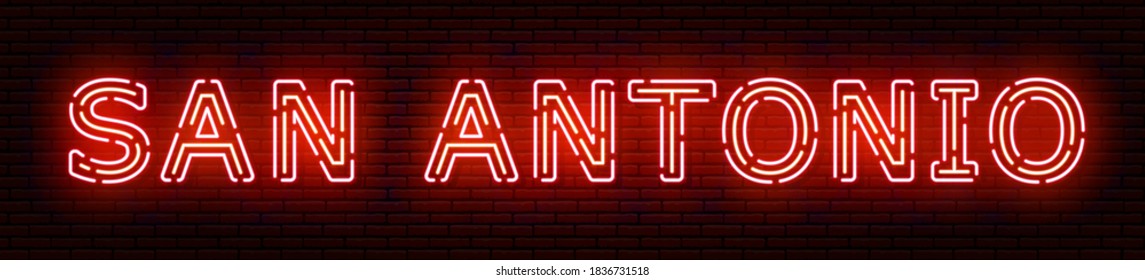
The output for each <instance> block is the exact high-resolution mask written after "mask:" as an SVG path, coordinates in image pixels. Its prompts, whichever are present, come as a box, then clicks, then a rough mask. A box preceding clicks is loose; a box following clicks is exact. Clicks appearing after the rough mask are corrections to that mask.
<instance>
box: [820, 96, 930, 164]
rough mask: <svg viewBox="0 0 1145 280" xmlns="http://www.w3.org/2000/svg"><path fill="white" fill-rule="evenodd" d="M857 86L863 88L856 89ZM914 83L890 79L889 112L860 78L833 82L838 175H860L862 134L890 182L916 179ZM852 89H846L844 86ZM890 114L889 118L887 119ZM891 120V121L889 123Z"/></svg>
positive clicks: (835, 161) (835, 160) (835, 150)
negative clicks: (860, 136)
mask: <svg viewBox="0 0 1145 280" xmlns="http://www.w3.org/2000/svg"><path fill="white" fill-rule="evenodd" d="M855 86H858V88H859V89H861V91H853V90H854V88H855ZM913 86H914V82H912V81H910V80H895V81H893V82H891V91H890V97H891V98H890V99H891V102H890V104H888V105H889V106H887V107H888V108H887V109H888V110H887V112H888V113H889V114H884V113H883V111H882V110H879V106H878V104H876V103H875V101H874V99H873V98H872V95H871V93H869V92H868V91H867V86H866V85H864V84H863V81H861V80H837V81H835V85H834V98H833V99H834V104H833V107H832V109H833V112H832V113H833V114H832V115H833V117H832V123H833V126H834V141H835V144H834V166H833V170H834V172H833V174H834V177H835V178H839V179H841V180H842V181H843V182H854V181H855V179H856V176H857V174H858V169H859V168H858V166H857V165H858V153H859V149H858V146H859V145H858V142H859V141H860V140H859V134H860V133H861V134H862V135H863V136H865V137H864V138H863V139H865V140H866V141H865V142H867V144H868V145H869V146H870V147H871V150H872V151H873V152H874V153H875V157H877V158H878V159H879V164H880V166H882V169H883V173H884V174H885V175H886V176H887V179H888V180H890V181H891V182H911V181H914V165H915V159H914V153H915V150H914V146H915V143H914V130H915V129H914V95H915V92H914V90H913V89H912V87H913ZM844 87H848V88H851V91H846V90H844V89H843V88H844ZM888 115H889V118H885V117H886V116H888ZM888 120H889V122H888Z"/></svg>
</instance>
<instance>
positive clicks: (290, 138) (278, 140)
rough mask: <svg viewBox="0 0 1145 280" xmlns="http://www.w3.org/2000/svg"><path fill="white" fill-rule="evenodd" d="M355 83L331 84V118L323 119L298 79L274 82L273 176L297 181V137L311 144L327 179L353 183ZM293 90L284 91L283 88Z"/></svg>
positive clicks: (343, 81)
mask: <svg viewBox="0 0 1145 280" xmlns="http://www.w3.org/2000/svg"><path fill="white" fill-rule="evenodd" d="M353 86H354V82H353V81H351V80H346V79H341V80H334V81H333V82H330V111H329V113H330V117H329V118H324V117H322V113H321V111H319V110H318V106H317V105H315V104H314V99H313V98H312V97H311V96H310V95H309V94H307V93H306V84H304V83H303V82H302V81H301V80H276V81H274V106H273V108H274V112H273V115H274V129H273V130H274V137H273V138H274V141H273V142H274V146H273V147H274V148H273V149H274V151H273V152H272V153H273V154H274V160H272V162H273V165H272V166H273V170H274V172H272V174H273V176H274V177H275V178H279V179H280V180H282V182H294V181H295V180H296V179H298V135H299V134H301V135H302V136H303V139H305V140H306V143H308V144H310V145H309V147H310V154H311V155H314V156H315V157H317V158H318V163H319V165H321V166H322V171H323V172H324V173H325V174H326V179H327V180H328V181H330V182H335V183H345V182H351V181H353V180H354V163H355V157H356V153H355V147H354V146H355V145H354V119H356V115H355V114H354V107H355V104H354V95H355V94H354V89H353ZM284 87H286V88H291V89H294V90H283V89H282V88H284Z"/></svg>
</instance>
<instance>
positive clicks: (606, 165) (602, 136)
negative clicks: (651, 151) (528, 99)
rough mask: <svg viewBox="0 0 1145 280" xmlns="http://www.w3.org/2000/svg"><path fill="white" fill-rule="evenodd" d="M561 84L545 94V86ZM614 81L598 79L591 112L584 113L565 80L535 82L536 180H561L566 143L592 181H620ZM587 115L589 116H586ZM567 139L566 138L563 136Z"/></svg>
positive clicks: (593, 83)
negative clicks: (560, 150)
mask: <svg viewBox="0 0 1145 280" xmlns="http://www.w3.org/2000/svg"><path fill="white" fill-rule="evenodd" d="M546 84H547V85H559V86H560V91H556V92H551V91H546V92H542V91H541V89H540V87H541V85H546ZM614 86H615V84H614V83H613V82H612V81H611V80H595V81H593V82H592V88H591V90H590V92H589V94H588V95H590V96H591V100H592V104H591V107H590V108H591V110H586V111H581V110H580V108H579V106H577V103H576V102H575V101H573V94H571V93H569V92H567V90H568V88H567V87H565V83H564V81H561V80H537V81H536V82H535V83H533V158H534V161H533V177H535V178H541V181H543V182H553V181H556V179H557V169H558V165H557V163H558V161H557V150H558V148H557V147H558V146H560V144H559V143H562V142H563V143H566V144H568V147H569V148H571V149H572V151H573V154H575V155H576V156H577V159H579V162H580V166H581V169H582V170H584V174H585V176H588V180H589V181H592V182H596V183H603V182H612V181H613V180H616V116H615V110H616V91H615V90H613V87H614ZM583 113H588V114H589V115H588V117H586V116H585V115H584V114H583ZM562 136H563V137H562Z"/></svg>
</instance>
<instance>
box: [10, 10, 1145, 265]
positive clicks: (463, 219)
mask: <svg viewBox="0 0 1145 280" xmlns="http://www.w3.org/2000/svg"><path fill="white" fill-rule="evenodd" d="M44 2H46V1H12V2H11V3H7V4H5V5H3V6H0V89H2V90H0V99H2V100H3V101H4V102H3V103H2V104H0V112H3V114H0V123H2V124H3V126H2V127H0V145H2V147H3V149H0V153H2V154H0V258H5V259H8V258H13V259H20V258H36V259H41V258H82V259H89V258H131V259H150V258H163V259H168V258H179V259H183V258H207V259H230V258H256V259H278V258H306V259H315V258H334V259H342V258H415V259H436V258H463V259H469V258H517V259H530V258H544V259H550V258H556V259H563V258H589V259H612V258H647V259H658V258H665V259H678V258H683V259H725V258H735V259H738V258H753V259H754V258H796V259H821V258H843V259H851V258H925V259H931V258H936V259H949V258H1022V259H1035V258H1039V259H1040V258H1136V259H1140V258H1145V226H1143V225H1142V222H1143V220H1142V214H1143V213H1145V177H1142V176H1141V174H1142V171H1143V170H1142V165H1143V163H1145V161H1142V160H1140V159H1139V158H1141V157H1142V155H1143V144H1145V143H1143V142H1142V137H1143V136H1145V130H1143V128H1145V118H1143V115H1142V114H1141V113H1140V111H1141V110H1142V109H1143V107H1145V106H1143V105H1142V104H1143V103H1142V98H1143V97H1145V96H1143V95H1142V89H1143V88H1145V70H1143V68H1142V65H1145V40H1143V38H1145V29H1143V22H1142V19H1143V18H1145V6H1141V5H1140V3H1135V4H1136V5H1137V6H1127V5H1123V4H1122V3H1121V2H1122V1H1109V2H1110V3H1091V2H1092V1H1076V2H1072V3H1058V2H1059V1H1049V2H1050V3H1051V4H1044V5H1043V4H1035V3H1028V2H1027V1H1001V2H1015V3H1007V4H1000V5H998V6H992V5H994V4H974V3H955V2H950V3H946V2H943V3H921V4H917V5H916V4H903V5H883V4H873V5H872V4H868V3H848V2H847V1H815V2H821V3H815V4H810V5H786V4H769V5H760V6H744V4H741V3H688V4H678V3H663V4H662V3H635V1H618V2H633V3H623V4H616V3H594V2H589V1H586V2H584V3H583V4H581V3H574V2H569V3H565V4H561V5H547V4H541V5H534V4H528V3H508V2H507V3H505V4H503V5H495V6H489V5H484V4H473V3H467V2H465V1H441V3H435V4H431V5H422V4H415V5H408V4H377V5H373V4H358V3H346V4H341V3H338V4H328V5H327V4H314V3H300V4H298V5H269V6H255V5H245V4H236V2H240V1H218V2H216V1H188V2H187V3H183V4H178V5H162V6H155V5H150V4H141V5H138V6H136V5H131V6H128V5H122V6H121V5H111V4H107V5H91V4H87V3H82V4H72V3H70V1H59V2H60V3H50V4H44ZM53 2H55V1H53ZM81 2H82V1H81ZM120 2H133V1H120ZM160 2H163V1H160ZM199 2H204V3H199ZM299 2H305V1H299ZM413 2H421V1H413ZM452 2H459V3H452ZM524 2H529V1H524ZM604 2H613V1H604ZM652 2H655V1H652ZM666 2H674V1H666ZM745 2H756V1H745ZM859 2H863V1H859ZM871 2H882V1H871ZM989 2H994V1H989ZM1017 2H1020V3H1017ZM1067 2H1068V1H1067ZM1123 2H1126V3H1130V2H1134V1H1123ZM1130 4H1134V3H1130ZM751 5H756V4H751ZM105 76H117V77H124V78H130V79H135V80H138V81H141V82H143V83H145V84H147V86H148V88H149V90H150V94H151V96H150V98H151V101H150V102H151V104H150V108H149V109H148V110H147V111H145V112H143V113H141V114H138V115H136V116H132V117H131V119H133V120H134V121H136V122H138V123H139V124H140V125H141V126H142V127H144V129H146V130H147V131H148V133H149V135H150V137H151V139H152V141H153V147H154V148H153V155H152V156H153V159H154V161H153V163H152V164H151V166H150V167H149V168H148V169H147V170H145V171H144V173H143V175H142V176H141V177H140V178H137V179H136V180H135V181H133V182H131V183H128V184H124V185H116V186H93V185H90V184H87V183H83V182H80V181H78V180H74V179H71V178H70V177H69V176H68V175H67V169H66V163H67V159H66V158H67V152H68V150H69V149H71V148H73V147H77V146H80V145H90V143H89V142H86V141H84V140H83V138H81V137H80V136H79V135H78V134H77V133H76V132H75V131H74V130H73V129H72V128H71V127H70V125H69V122H68V118H67V109H66V107H67V102H68V99H69V97H70V94H71V93H72V92H73V91H74V90H75V89H76V88H77V87H78V86H80V85H81V84H83V83H84V82H86V81H87V80H90V79H94V78H98V77H105ZM1034 76H1047V77H1052V78H1055V79H1057V80H1059V81H1062V82H1063V83H1065V84H1066V85H1068V86H1070V87H1071V89H1072V90H1073V91H1074V92H1076V93H1077V94H1078V96H1079V99H1081V100H1082V102H1083V107H1084V108H1085V110H1086V114H1087V115H1086V117H1087V121H1088V122H1089V127H1088V129H1089V135H1088V136H1089V142H1088V146H1087V147H1086V151H1085V155H1084V156H1083V158H1082V164H1081V167H1079V168H1078V169H1077V170H1074V172H1073V173H1072V174H1071V175H1070V176H1069V177H1068V178H1067V179H1066V180H1064V181H1063V182H1060V183H1056V184H1052V185H1048V186H1025V185H1021V184H1018V183H1016V182H1014V181H1013V180H1011V179H1009V178H1008V177H1006V176H1005V175H1004V174H1002V173H1001V171H999V169H998V168H997V165H996V164H995V163H994V162H993V159H992V157H991V156H990V154H989V152H988V148H989V146H988V145H987V138H986V133H987V130H986V124H987V122H988V119H987V113H988V112H989V109H990V106H991V104H992V103H993V100H994V98H995V97H997V95H998V93H999V92H1000V91H1001V90H1002V89H1003V88H1004V87H1005V86H1006V85H1009V84H1012V83H1013V82H1014V81H1016V80H1018V79H1021V78H1024V77H1034ZM759 77H783V78H787V79H789V80H792V81H794V82H796V83H798V84H799V85H800V86H801V87H802V88H803V89H805V90H806V91H807V92H808V93H809V94H810V95H811V98H812V99H813V100H814V102H815V103H816V106H817V110H818V112H819V120H820V133H819V137H820V146H819V148H820V150H819V153H818V154H816V155H815V160H814V162H812V166H811V168H810V169H809V170H808V171H807V172H806V173H805V174H804V175H803V176H802V177H801V178H800V179H798V180H796V181H794V182H792V183H788V184H783V185H776V186H767V185H759V184H755V183H751V182H750V181H747V180H745V179H742V178H740V177H739V175H738V174H736V173H735V172H734V170H733V169H732V168H731V166H729V165H728V164H727V163H726V160H725V158H724V155H723V148H722V146H721V144H720V142H719V141H720V140H719V139H720V130H719V124H720V117H721V114H722V111H723V108H724V104H725V102H726V101H727V98H728V96H730V95H731V93H732V92H733V91H734V90H735V89H736V88H738V87H740V86H742V85H744V84H745V83H746V82H747V81H749V80H751V79H754V78H759ZM201 78H206V79H210V78H217V79H220V80H221V81H222V82H223V84H224V85H225V86H226V90H227V91H228V94H229V98H230V101H231V103H232V104H231V106H232V107H233V108H234V112H235V114H236V117H237V121H238V123H239V126H240V129H241V130H242V131H243V133H244V135H245V136H244V137H247V143H246V145H247V148H248V149H249V150H250V153H251V156H252V158H251V159H252V161H253V162H254V166H255V169H256V174H257V176H258V177H257V178H256V180H255V182H254V183H251V184H232V183H230V182H229V181H228V180H227V179H226V173H225V172H223V171H222V169H220V168H217V167H216V166H212V165H213V164H202V165H201V166H196V167H195V168H193V170H192V174H193V175H192V176H193V177H191V178H189V179H188V180H187V181H186V182H185V183H183V184H165V183H162V182H161V181H160V180H159V176H158V174H159V171H158V169H159V167H160V164H161V163H157V162H158V161H161V159H162V158H163V157H165V156H166V147H168V145H169V144H170V141H171V135H172V134H173V127H174V126H175V124H176V122H177V120H178V117H179V116H178V112H179V111H180V110H181V108H182V106H183V102H184V101H185V100H186V96H187V93H188V91H189V89H190V86H191V84H192V82H193V81H194V80H195V79H201ZM276 78H302V79H305V80H306V81H307V83H308V87H309V88H311V89H312V90H324V89H325V87H326V84H327V83H328V81H329V80H330V79H334V78H350V79H353V80H354V81H355V82H356V87H355V88H356V89H357V91H358V93H359V98H358V102H359V107H358V108H359V114H360V116H359V119H358V124H359V127H358V129H359V130H358V131H359V133H358V136H359V142H358V147H359V149H360V151H361V152H360V155H359V158H358V161H359V169H358V174H359V176H358V179H357V180H356V181H355V182H354V183H352V184H348V185H331V184H328V183H325V181H324V177H323V175H322V173H321V170H320V169H318V168H317V166H316V165H313V164H309V165H304V166H303V167H302V169H301V171H302V172H303V177H302V178H301V179H300V181H299V182H298V183H294V184H281V183H278V182H276V181H274V180H271V179H270V176H269V175H270V168H271V167H270V146H271V143H270V133H271V132H270V127H271V125H270V123H271V120H270V117H269V115H268V114H267V113H268V112H269V111H270V106H269V105H270V104H271V103H270V100H271V83H272V82H273V80H274V79H276ZM467 78H481V79H484V80H485V81H487V82H489V85H490V90H491V91H492V95H493V98H494V102H495V106H496V107H497V109H498V110H499V111H500V113H501V114H502V115H501V120H502V122H503V124H504V125H505V127H506V131H507V133H508V135H509V138H510V142H511V143H510V146H511V148H512V150H513V153H514V156H515V158H516V161H517V163H518V164H519V166H518V170H519V171H520V172H521V174H522V176H524V179H523V180H521V182H518V183H516V184H497V183H494V182H492V181H491V180H490V178H489V176H488V171H487V169H486V168H485V167H484V165H482V164H478V162H464V163H462V164H460V165H459V167H458V171H457V172H455V177H454V178H453V180H451V182H449V183H446V184H433V185H431V184H428V183H426V182H425V181H424V180H423V179H422V173H423V171H424V168H425V164H426V162H427V160H428V158H429V152H430V149H431V145H432V144H433V143H432V142H431V141H432V140H433V139H434V137H435V135H436V133H437V130H436V129H435V127H436V126H437V125H438V124H439V123H440V121H441V120H442V118H443V117H444V114H445V108H446V107H447V105H448V102H449V98H450V94H451V93H452V90H453V86H454V85H455V83H456V81H457V80H459V79H467ZM538 78H564V79H566V81H568V82H570V86H571V89H572V90H574V91H586V90H587V89H588V83H589V82H590V81H591V80H592V79H595V78H608V79H614V80H616V81H617V82H618V84H624V83H626V82H627V80H628V79H633V78H705V79H707V78H710V79H716V80H717V81H718V91H719V98H718V99H717V100H716V101H715V102H713V103H710V104H696V105H692V106H690V107H689V108H688V114H689V119H688V122H689V123H688V126H689V128H688V132H687V135H688V137H689V142H688V144H687V145H688V146H687V149H688V151H689V152H688V159H687V164H688V170H687V174H688V177H687V178H686V180H685V181H684V182H682V183H677V184H662V183H660V182H659V180H658V177H657V159H658V158H657V152H658V146H657V145H658V144H657V143H658V142H657V141H658V137H657V134H656V133H657V129H658V113H657V110H656V107H655V106H651V105H647V104H632V103H629V102H627V100H626V99H625V98H624V92H623V90H622V91H620V92H618V93H619V94H620V98H618V104H619V106H620V108H619V110H618V116H619V117H620V119H619V120H618V126H620V127H622V128H623V129H622V130H621V132H620V134H619V135H618V136H617V138H618V139H619V140H620V146H619V153H620V162H621V168H620V171H619V173H620V175H619V179H618V180H617V181H616V183H613V184H589V183H588V182H587V181H586V180H585V179H584V176H582V175H581V174H580V171H579V170H578V169H579V168H577V167H576V166H574V165H568V166H567V168H565V169H562V170H561V179H560V180H559V181H558V182H556V183H551V184H545V183H540V182H537V181H534V180H531V179H528V178H529V175H531V174H532V165H531V159H532V155H531V150H532V136H531V127H532V119H531V115H530V113H529V112H530V106H531V96H532V95H531V90H532V88H531V86H532V82H533V80H535V79H538ZM841 78H861V79H864V80H865V81H866V82H867V85H868V87H869V88H870V89H871V90H873V91H880V92H885V91H887V90H888V89H889V85H890V83H889V81H890V80H891V79H896V78H903V79H913V80H914V81H915V83H916V85H918V86H917V87H916V91H917V92H918V94H919V95H918V127H919V130H918V141H919V144H918V159H919V167H918V170H917V172H918V174H919V178H920V179H919V180H917V181H916V182H915V183H911V184H890V183H888V182H887V180H886V179H884V177H883V175H882V174H881V171H880V170H879V169H878V168H877V167H876V166H874V165H873V163H874V161H873V160H872V157H869V156H868V157H867V158H863V160H864V164H863V167H862V168H861V169H860V179H859V181H858V182H855V183H849V184H842V183H838V182H837V181H836V180H833V179H831V154H830V147H831V146H830V145H831V139H830V137H831V129H832V128H831V125H830V115H829V112H830V108H831V107H830V106H831V104H830V102H831V83H832V81H833V80H834V79H841ZM935 78H974V79H978V80H979V82H980V83H981V90H982V92H981V93H980V96H981V98H980V100H979V101H978V102H976V103H974V104H972V105H971V107H970V112H971V113H970V114H971V115H972V116H973V117H972V119H971V128H970V135H969V141H970V143H971V144H970V145H971V151H972V152H971V155H972V157H974V158H975V159H976V160H977V161H978V162H979V163H980V164H981V170H982V171H981V172H982V175H981V177H980V178H979V179H978V181H977V182H976V183H974V184H953V185H952V184H934V183H932V182H930V181H929V179H927V178H928V174H929V173H928V172H929V169H928V166H929V163H930V162H931V161H933V160H935V159H937V157H938V155H939V152H940V150H939V147H940V146H939V145H941V142H940V140H939V139H940V138H939V136H938V135H940V133H941V132H940V130H939V128H938V127H939V124H940V121H941V118H940V117H939V114H938V113H936V111H940V110H941V107H939V105H938V103H936V102H933V101H931V100H930V99H929V98H928V96H929V95H928V93H929V84H930V81H931V80H932V79H935ZM771 112H775V111H774V110H773V111H771ZM1051 114H1052V111H1050V113H1046V112H1041V113H1036V112H1035V113H1031V114H1030V116H1032V117H1030V120H1027V121H1029V123H1031V124H1035V125H1023V126H1022V132H1021V133H1020V135H1022V136H1021V137H1020V139H1022V140H1021V141H1023V144H1024V145H1028V146H1027V147H1044V146H1049V145H1052V143H1053V142H1052V141H1048V140H1046V139H1050V140H1052V139H1053V137H1052V136H1056V133H1057V131H1056V130H1053V127H1052V123H1053V119H1052V118H1049V117H1047V116H1051ZM758 118H759V119H760V120H762V121H761V122H759V123H760V124H762V125H758V127H756V128H753V129H756V130H753V131H752V133H753V137H756V139H758V141H759V142H758V143H761V144H759V146H760V147H759V149H760V150H762V151H771V152H779V151H782V150H783V149H784V148H785V147H786V146H785V145H787V144H786V142H784V141H785V140H786V138H785V137H786V136H785V135H788V133H790V128H788V127H787V126H785V125H786V124H788V123H790V122H789V121H790V120H789V119H785V118H786V116H785V113H782V112H779V113H775V114H770V113H761V115H760V116H758ZM1047 120H1048V122H1047ZM1046 123H1050V124H1051V125H1037V124H1046ZM1043 144H1044V145H1043ZM1031 149H1032V150H1034V151H1033V152H1037V151H1042V150H1038V149H1036V148H1031ZM571 159H572V158H571V157H567V158H563V160H564V162H565V163H568V164H571V163H572V162H571V161H569V160H571Z"/></svg>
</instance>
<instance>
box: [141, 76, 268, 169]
mask: <svg viewBox="0 0 1145 280" xmlns="http://www.w3.org/2000/svg"><path fill="white" fill-rule="evenodd" d="M206 83H207V81H206V80H201V79H200V80H197V81H195V84H194V85H193V86H191V94H190V95H189V96H187V105H186V107H184V108H183V116H182V117H180V118H179V128H178V129H176V130H175V137H173V138H172V140H171V149H170V150H169V151H168V152H167V160H165V161H164V162H163V172H162V173H160V174H159V178H160V179H163V181H164V182H171V181H176V182H183V180H185V179H187V170H188V169H189V168H190V166H191V161H192V159H195V158H218V159H220V160H221V161H222V163H223V165H224V166H225V167H226V169H227V176H229V177H230V179H231V182H238V181H239V180H242V181H243V182H250V181H253V180H254V170H253V168H251V165H250V156H248V155H247V152H246V147H245V146H244V145H243V138H242V135H240V134H239V130H238V129H239V127H238V124H236V123H235V117H234V114H233V113H231V105H230V102H228V101H227V93H226V92H224V91H223V83H222V82H219V80H211V81H210V83H211V85H214V86H210V85H207V86H203V87H200V86H202V85H205V84H206Z"/></svg>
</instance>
